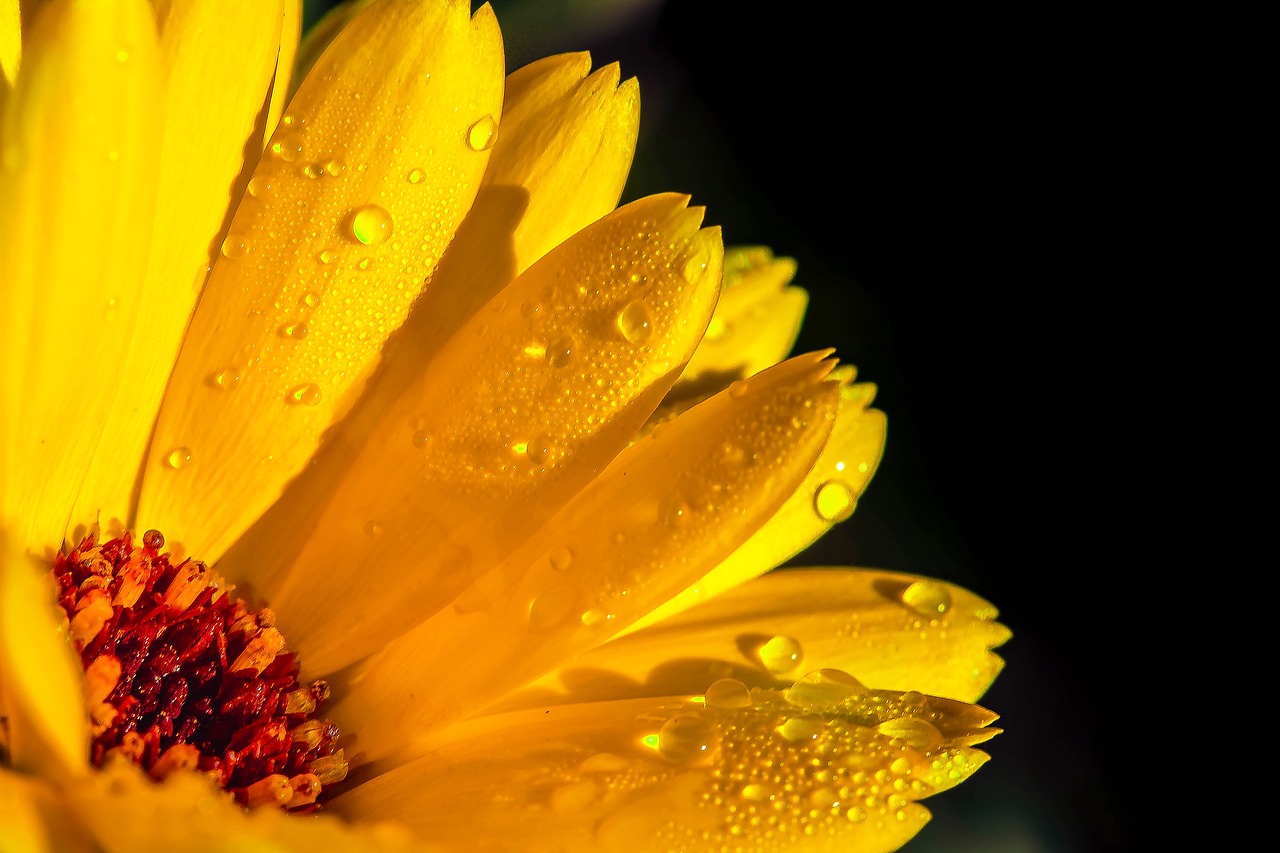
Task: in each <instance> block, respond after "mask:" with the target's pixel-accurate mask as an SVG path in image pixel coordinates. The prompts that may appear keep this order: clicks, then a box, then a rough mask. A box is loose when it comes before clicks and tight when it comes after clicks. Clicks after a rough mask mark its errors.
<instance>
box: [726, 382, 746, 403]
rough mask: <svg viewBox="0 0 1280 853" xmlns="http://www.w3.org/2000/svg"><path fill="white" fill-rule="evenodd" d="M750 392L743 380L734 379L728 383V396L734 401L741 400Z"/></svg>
mask: <svg viewBox="0 0 1280 853" xmlns="http://www.w3.org/2000/svg"><path fill="white" fill-rule="evenodd" d="M750 390H751V387H750V386H749V385H748V384H747V380H745V379H735V380H734V381H733V382H730V383H729V396H730V397H732V398H733V399H735V400H740V399H742V398H743V397H745V396H746V395H747V392H748V391H750Z"/></svg>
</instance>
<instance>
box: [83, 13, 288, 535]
mask: <svg viewBox="0 0 1280 853" xmlns="http://www.w3.org/2000/svg"><path fill="white" fill-rule="evenodd" d="M279 6H280V4H279V0H276V2H255V3H246V4H244V5H243V6H241V7H239V8H238V10H237V13H236V14H229V12H228V9H227V7H226V4H225V3H224V2H222V0H200V2H182V3H172V4H170V5H169V6H168V11H167V14H166V15H165V18H164V20H163V21H161V38H160V58H161V65H162V68H163V72H164V74H165V81H164V82H165V86H164V103H163V106H162V108H161V109H162V114H163V116H164V126H163V129H162V131H161V137H160V148H159V153H158V155H157V156H156V157H155V160H156V171H157V173H158V176H159V181H158V186H159V192H158V196H157V201H156V216H155V222H156V225H155V230H154V232H153V236H152V238H151V241H150V245H151V253H150V258H149V260H148V264H147V271H146V274H145V276H144V279H143V280H144V284H143V290H142V296H141V308H140V312H139V319H138V323H139V329H140V330H141V332H140V333H139V334H136V335H134V336H132V345H131V347H130V350H129V355H128V357H127V360H126V362H125V366H124V369H123V372H122V374H121V375H123V376H127V377H129V380H128V381H127V382H120V383H118V384H117V387H118V389H119V391H118V393H117V395H116V399H115V402H114V404H113V406H112V410H111V413H110V415H109V416H108V417H107V419H106V425H105V427H104V429H103V434H102V440H101V442H100V444H99V447H98V452H97V455H96V456H95V458H94V462H93V464H92V466H91V467H90V468H89V471H88V474H87V475H86V477H85V483H84V486H83V487H82V489H81V492H80V497H79V502H78V504H77V508H76V510H75V512H73V513H72V516H71V524H72V526H73V528H74V527H75V526H76V525H79V524H82V523H85V522H92V521H93V520H95V519H98V518H101V519H102V521H104V522H107V521H108V520H109V519H118V520H119V521H120V522H121V523H123V522H124V521H125V520H127V519H128V517H129V511H130V509H131V508H132V503H133V500H134V499H135V497H136V496H135V495H134V494H133V490H134V488H135V484H136V481H137V477H138V467H139V466H140V465H141V463H142V457H143V453H144V451H145V450H146V446H147V439H148V438H150V435H151V426H152V424H153V423H154V422H155V417H156V412H157V411H158V410H159V408H160V398H161V397H162V396H163V395H164V387H165V383H166V381H167V380H168V379H169V373H170V371H171V370H172V369H173V363H174V360H175V359H176V358H177V355H178V348H179V346H180V345H181V343H182V334H183V332H185V331H186V328H187V321H188V320H189V319H190V317H191V311H192V309H193V308H194V307H195V303H196V299H197V297H198V296H199V295H200V288H201V287H202V286H203V284H204V280H205V276H206V274H207V272H208V268H209V264H210V263H211V262H212V260H213V255H214V254H215V253H216V252H217V248H218V247H217V245H216V235H217V234H218V232H219V231H220V230H221V228H222V223H223V219H224V217H226V215H227V214H226V209H227V206H228V204H229V203H230V201H231V191H232V185H233V184H234V182H235V180H236V176H237V175H238V174H239V172H240V170H241V166H242V165H243V163H244V150H245V141H246V140H247V139H248V138H249V136H250V134H252V133H253V132H254V131H255V125H256V122H257V120H258V116H259V113H260V112H261V110H262V103H263V99H264V97H265V96H266V92H267V86H268V85H269V83H270V81H271V74H272V71H273V69H274V67H275V59H276V54H277V52H278V37H279V27H280V8H279ZM210 80H217V81H218V85H217V86H210V85H209V81H210ZM69 538H71V539H73V540H74V539H76V538H77V537H76V536H75V535H74V533H73V534H72V535H71V536H70V537H69Z"/></svg>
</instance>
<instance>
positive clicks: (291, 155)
mask: <svg viewBox="0 0 1280 853" xmlns="http://www.w3.org/2000/svg"><path fill="white" fill-rule="evenodd" d="M271 153H272V154H273V155H274V156H276V157H278V158H280V159H281V160H283V161H285V162H286V163H294V162H296V161H297V160H298V158H299V157H301V156H302V133H301V132H300V131H297V130H288V129H286V130H284V131H282V132H279V133H277V134H276V138H275V139H274V140H273V141H272V143H271Z"/></svg>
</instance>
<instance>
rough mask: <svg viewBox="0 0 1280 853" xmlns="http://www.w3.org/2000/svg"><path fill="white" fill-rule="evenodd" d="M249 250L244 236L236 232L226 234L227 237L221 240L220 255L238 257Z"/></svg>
mask: <svg viewBox="0 0 1280 853" xmlns="http://www.w3.org/2000/svg"><path fill="white" fill-rule="evenodd" d="M248 251H249V244H248V242H246V241H245V239H244V237H241V236H239V235H237V234H228V235H227V238H226V239H225V240H223V241H222V257H224V258H238V257H241V256H242V255H244V254H245V253H246V252H248Z"/></svg>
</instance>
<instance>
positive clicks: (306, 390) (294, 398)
mask: <svg viewBox="0 0 1280 853" xmlns="http://www.w3.org/2000/svg"><path fill="white" fill-rule="evenodd" d="M320 397H321V393H320V386H319V385H316V384H314V383H312V382H308V383H307V384H305V385H299V386H298V387H297V388H294V389H293V390H292V391H290V392H289V393H288V395H287V396H286V397H285V402H287V403H291V404H293V405H298V404H301V405H303V406H315V405H318V404H319V403H320Z"/></svg>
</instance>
